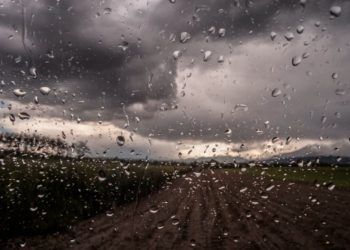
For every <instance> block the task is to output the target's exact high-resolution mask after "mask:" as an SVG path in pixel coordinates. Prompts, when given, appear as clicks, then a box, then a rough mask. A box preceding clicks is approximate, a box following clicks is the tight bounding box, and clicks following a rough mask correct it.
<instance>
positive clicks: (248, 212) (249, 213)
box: [245, 210, 252, 218]
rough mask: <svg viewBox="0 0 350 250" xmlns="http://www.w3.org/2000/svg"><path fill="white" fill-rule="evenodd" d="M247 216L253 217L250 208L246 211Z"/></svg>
mask: <svg viewBox="0 0 350 250" xmlns="http://www.w3.org/2000/svg"><path fill="white" fill-rule="evenodd" d="M245 217H246V218H251V217H252V213H251V212H250V211H249V210H247V211H246V212H245Z"/></svg>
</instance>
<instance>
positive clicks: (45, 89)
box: [39, 87, 51, 95]
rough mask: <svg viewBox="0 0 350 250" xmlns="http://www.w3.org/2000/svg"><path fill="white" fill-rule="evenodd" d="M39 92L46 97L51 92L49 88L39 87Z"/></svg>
mask: <svg viewBox="0 0 350 250" xmlns="http://www.w3.org/2000/svg"><path fill="white" fill-rule="evenodd" d="M39 90H40V93H41V94H42V95H48V94H49V93H50V92H51V89H50V88H49V87H41V88H40V89H39Z"/></svg>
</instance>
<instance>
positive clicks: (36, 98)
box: [34, 96, 39, 104]
mask: <svg viewBox="0 0 350 250" xmlns="http://www.w3.org/2000/svg"><path fill="white" fill-rule="evenodd" d="M34 103H35V104H38V103H39V99H38V97H37V96H35V97H34Z"/></svg>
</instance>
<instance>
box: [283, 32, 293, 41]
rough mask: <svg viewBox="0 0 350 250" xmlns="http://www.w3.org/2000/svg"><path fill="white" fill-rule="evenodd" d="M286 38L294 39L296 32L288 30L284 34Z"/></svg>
mask: <svg viewBox="0 0 350 250" xmlns="http://www.w3.org/2000/svg"><path fill="white" fill-rule="evenodd" d="M284 38H285V39H286V40H287V41H292V40H293V39H294V34H293V32H287V33H286V34H285V35H284Z"/></svg>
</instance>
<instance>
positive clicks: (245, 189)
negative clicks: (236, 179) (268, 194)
mask: <svg viewBox="0 0 350 250" xmlns="http://www.w3.org/2000/svg"><path fill="white" fill-rule="evenodd" d="M247 190H248V188H247V187H244V188H242V189H241V190H239V192H240V193H244V192H245V191H247Z"/></svg>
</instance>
